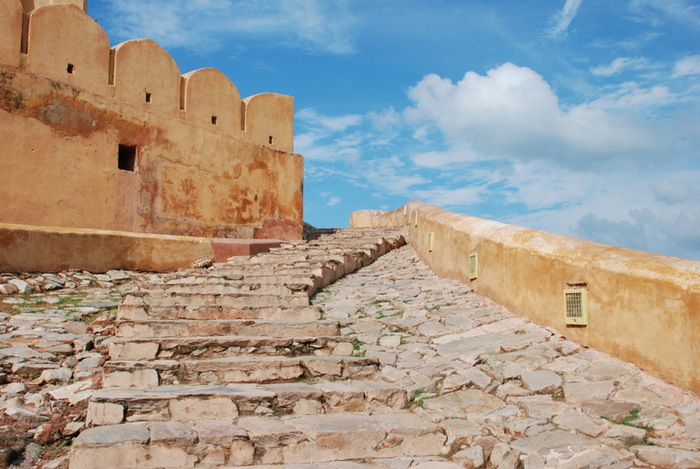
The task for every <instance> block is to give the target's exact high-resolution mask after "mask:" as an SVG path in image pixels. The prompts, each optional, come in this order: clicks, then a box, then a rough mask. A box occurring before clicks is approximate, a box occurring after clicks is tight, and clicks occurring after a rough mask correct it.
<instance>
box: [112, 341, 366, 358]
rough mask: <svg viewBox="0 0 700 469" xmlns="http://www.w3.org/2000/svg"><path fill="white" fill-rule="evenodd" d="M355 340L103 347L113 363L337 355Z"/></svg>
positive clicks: (153, 343)
mask: <svg viewBox="0 0 700 469" xmlns="http://www.w3.org/2000/svg"><path fill="white" fill-rule="evenodd" d="M354 342H355V339H354V338H353V337H343V336H337V335H334V336H305V337H266V336H253V337H246V336H207V337H144V338H126V337H113V338H109V339H107V340H105V341H103V342H102V343H101V344H100V348H101V350H108V351H109V357H110V359H112V360H156V359H158V360H163V359H165V360H167V359H191V358H193V357H197V358H199V359H203V358H223V357H235V356H241V355H243V354H252V355H284V356H299V355H336V356H350V355H352V354H353V352H354V348H353V343H354Z"/></svg>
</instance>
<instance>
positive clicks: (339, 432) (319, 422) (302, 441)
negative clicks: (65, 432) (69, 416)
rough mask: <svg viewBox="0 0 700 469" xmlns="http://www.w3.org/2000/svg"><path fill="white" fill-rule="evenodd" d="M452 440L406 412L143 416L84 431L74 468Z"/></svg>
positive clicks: (379, 454) (320, 458) (218, 462)
mask: <svg viewBox="0 0 700 469" xmlns="http://www.w3.org/2000/svg"><path fill="white" fill-rule="evenodd" d="M445 441H446V436H445V435H444V433H443V431H442V430H441V428H440V427H439V426H438V425H436V424H433V423H432V422H429V421H427V420H424V419H422V418H420V417H418V416H416V415H414V414H411V413H406V412H398V413H394V414H378V415H368V414H362V413H334V414H319V415H306V416H288V417H241V418H238V419H235V418H226V419H208V420H195V421H192V422H189V423H187V424H185V423H181V422H139V423H126V424H117V425H105V426H101V427H94V428H89V429H87V430H84V431H83V432H82V433H81V434H80V435H79V436H78V437H77V438H76V439H75V441H74V443H73V446H72V448H71V455H70V469H94V468H97V467H109V468H110V469H136V468H162V469H166V468H168V469H175V468H181V467H195V466H197V467H211V466H217V467H225V466H226V465H229V466H234V467H235V466H243V467H247V466H254V465H266V464H306V463H311V464H316V465H318V464H321V463H330V464H337V463H338V461H348V460H358V459H364V458H370V459H371V458H408V457H412V456H430V455H434V454H435V453H440V452H441V451H442V448H443V445H444V443H445ZM325 467H333V466H330V465H325ZM340 467H343V466H340ZM346 467H348V466H346ZM349 467H350V468H352V466H349Z"/></svg>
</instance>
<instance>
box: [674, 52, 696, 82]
mask: <svg viewBox="0 0 700 469" xmlns="http://www.w3.org/2000/svg"><path fill="white" fill-rule="evenodd" d="M698 74H700V55H690V56H688V57H684V58H682V59H681V60H679V61H678V62H676V65H675V67H674V68H673V77H674V78H677V77H683V76H686V75H698Z"/></svg>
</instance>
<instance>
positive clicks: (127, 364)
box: [103, 356, 379, 388]
mask: <svg viewBox="0 0 700 469" xmlns="http://www.w3.org/2000/svg"><path fill="white" fill-rule="evenodd" d="M104 372H105V373H104V375H103V385H104V387H120V388H125V387H138V388H148V387H154V386H158V385H167V384H230V383H271V382H291V381H294V380H301V379H313V378H318V379H360V380H363V379H373V378H376V377H378V376H379V360H378V359H376V358H365V357H312V356H302V357H268V356H260V357H253V356H247V357H241V358H214V359H208V360H151V361H131V360H122V361H107V362H106V363H105V364H104Z"/></svg>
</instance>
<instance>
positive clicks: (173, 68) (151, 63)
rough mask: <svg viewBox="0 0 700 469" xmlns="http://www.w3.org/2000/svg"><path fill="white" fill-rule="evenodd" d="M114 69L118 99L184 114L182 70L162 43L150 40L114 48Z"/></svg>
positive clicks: (158, 109) (113, 79)
mask: <svg viewBox="0 0 700 469" xmlns="http://www.w3.org/2000/svg"><path fill="white" fill-rule="evenodd" d="M110 68H111V79H110V83H112V84H113V85H114V97H115V98H116V99H118V100H120V101H124V102H127V103H130V104H133V105H135V106H144V108H146V109H148V110H150V111H153V112H161V113H163V114H166V115H169V116H172V117H179V116H180V105H179V101H180V79H181V77H180V69H179V68H178V66H177V64H176V63H175V61H174V60H173V58H172V57H171V56H170V54H168V53H167V52H166V51H165V50H163V48H162V47H160V46H159V45H158V44H156V43H155V42H153V41H152V40H150V39H134V40H131V41H127V42H123V43H121V44H119V45H117V46H115V47H113V48H112V51H111V61H110Z"/></svg>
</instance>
